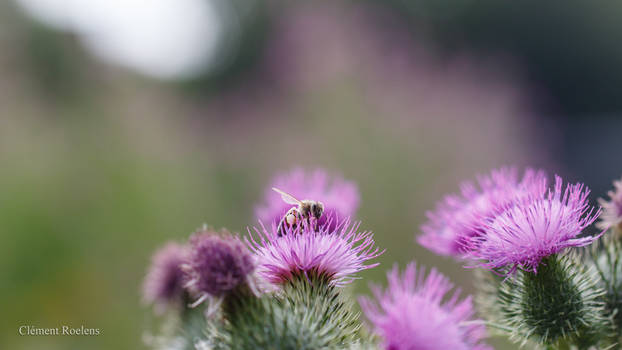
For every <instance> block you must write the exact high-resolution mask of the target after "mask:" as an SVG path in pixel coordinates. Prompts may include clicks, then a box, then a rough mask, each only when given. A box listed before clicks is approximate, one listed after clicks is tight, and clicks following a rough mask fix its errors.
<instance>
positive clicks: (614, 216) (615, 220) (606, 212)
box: [596, 179, 622, 233]
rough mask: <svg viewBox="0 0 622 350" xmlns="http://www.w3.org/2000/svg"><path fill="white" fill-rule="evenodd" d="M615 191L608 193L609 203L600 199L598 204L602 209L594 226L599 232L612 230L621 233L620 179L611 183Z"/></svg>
mask: <svg viewBox="0 0 622 350" xmlns="http://www.w3.org/2000/svg"><path fill="white" fill-rule="evenodd" d="M613 186H614V187H615V189H614V190H613V191H609V192H608V193H607V194H608V195H609V201H607V200H605V199H604V198H600V199H599V200H598V203H599V204H600V205H601V206H602V207H603V212H602V214H601V215H600V220H599V221H598V222H597V223H596V226H597V227H598V228H599V229H601V230H608V229H609V228H612V229H614V230H617V232H618V233H622V179H621V180H617V181H614V182H613Z"/></svg>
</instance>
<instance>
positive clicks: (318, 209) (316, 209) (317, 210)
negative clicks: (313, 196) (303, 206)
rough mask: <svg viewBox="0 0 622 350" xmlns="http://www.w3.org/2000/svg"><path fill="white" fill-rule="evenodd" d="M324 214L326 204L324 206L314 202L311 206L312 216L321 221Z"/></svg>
mask: <svg viewBox="0 0 622 350" xmlns="http://www.w3.org/2000/svg"><path fill="white" fill-rule="evenodd" d="M323 213H324V204H322V202H313V203H312V204H311V215H312V216H313V217H314V218H316V219H319V218H320V217H321V216H322V214H323Z"/></svg>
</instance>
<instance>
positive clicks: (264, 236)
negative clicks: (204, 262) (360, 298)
mask: <svg viewBox="0 0 622 350" xmlns="http://www.w3.org/2000/svg"><path fill="white" fill-rule="evenodd" d="M328 223H329V225H325V226H323V227H320V229H319V231H315V230H314V229H313V228H311V227H310V226H309V225H301V226H299V227H295V228H289V229H288V230H287V232H286V233H285V234H284V235H282V236H279V235H278V232H277V227H276V224H274V225H272V229H271V230H268V229H266V228H265V227H264V226H262V227H261V230H259V229H257V228H255V233H256V235H257V237H253V234H252V233H251V232H250V230H249V238H248V239H247V242H248V244H249V246H250V247H251V250H252V251H253V252H254V253H255V256H256V258H257V273H258V275H259V276H261V277H263V278H264V279H265V280H266V281H268V282H271V283H274V284H281V283H285V282H287V281H288V280H291V279H292V277H293V276H294V275H296V274H304V275H307V276H308V274H309V273H314V274H317V275H323V276H326V277H328V278H329V279H330V280H331V283H333V285H336V286H342V285H344V284H346V283H349V282H351V281H352V280H353V279H355V277H354V274H356V273H357V272H359V271H362V270H365V269H369V268H372V267H375V266H377V265H378V264H377V263H375V264H368V265H366V264H365V263H366V262H367V261H368V260H370V259H373V258H376V257H378V256H380V255H381V254H382V253H384V251H380V250H379V249H378V248H377V247H374V240H373V235H372V233H371V232H359V231H358V228H359V224H360V223H355V224H353V225H350V223H349V221H343V222H341V223H339V224H335V225H330V221H329V222H328ZM330 226H335V229H330Z"/></svg>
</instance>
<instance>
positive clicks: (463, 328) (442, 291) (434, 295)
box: [359, 262, 492, 350]
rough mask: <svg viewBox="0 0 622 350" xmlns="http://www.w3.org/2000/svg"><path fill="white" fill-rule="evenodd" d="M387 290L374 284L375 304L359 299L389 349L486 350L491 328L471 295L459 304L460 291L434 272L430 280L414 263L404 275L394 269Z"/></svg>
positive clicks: (375, 329)
mask: <svg viewBox="0 0 622 350" xmlns="http://www.w3.org/2000/svg"><path fill="white" fill-rule="evenodd" d="M387 277H388V282H389V284H388V287H387V289H386V290H384V291H383V290H382V289H381V288H379V287H377V286H372V288H373V293H374V296H375V298H376V302H373V301H371V300H370V299H369V298H366V297H362V298H360V299H359V301H360V304H361V308H362V309H363V312H364V313H365V316H367V318H368V319H369V320H370V321H371V323H372V324H373V327H374V331H375V332H376V333H377V334H379V335H380V336H381V338H382V341H383V345H384V348H385V349H387V350H437V349H452V350H485V349H492V348H490V347H489V346H487V345H484V344H482V343H481V341H482V339H483V338H484V337H485V335H486V329H485V327H484V326H483V324H482V323H481V321H477V320H472V317H473V315H474V313H475V311H474V310H473V304H472V301H471V297H466V298H465V299H462V300H459V291H455V292H454V293H452V294H451V296H450V297H449V298H446V295H447V293H448V292H449V291H450V290H451V289H452V288H453V285H452V283H451V282H449V280H448V279H447V278H446V277H445V276H443V275H441V274H440V273H438V272H437V271H436V270H432V271H431V272H430V274H429V275H428V276H427V277H425V271H424V269H420V270H419V271H417V268H416V265H415V263H414V262H413V263H410V264H408V266H407V267H406V270H405V271H404V273H403V274H400V273H399V270H398V268H397V266H395V267H394V268H393V269H392V270H391V271H390V272H389V273H388V274H387Z"/></svg>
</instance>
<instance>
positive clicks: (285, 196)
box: [272, 187, 300, 205]
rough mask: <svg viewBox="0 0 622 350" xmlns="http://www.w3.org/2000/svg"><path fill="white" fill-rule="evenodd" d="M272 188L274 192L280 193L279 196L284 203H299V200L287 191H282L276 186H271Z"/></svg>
mask: <svg viewBox="0 0 622 350" xmlns="http://www.w3.org/2000/svg"><path fill="white" fill-rule="evenodd" d="M272 190H273V191H274V192H276V193H278V194H280V195H281V198H283V201H284V202H285V203H287V204H292V205H299V204H300V201H299V200H297V199H296V198H294V196H292V195H291V194H289V193H285V192H283V191H281V190H279V189H278V188H276V187H272Z"/></svg>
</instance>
